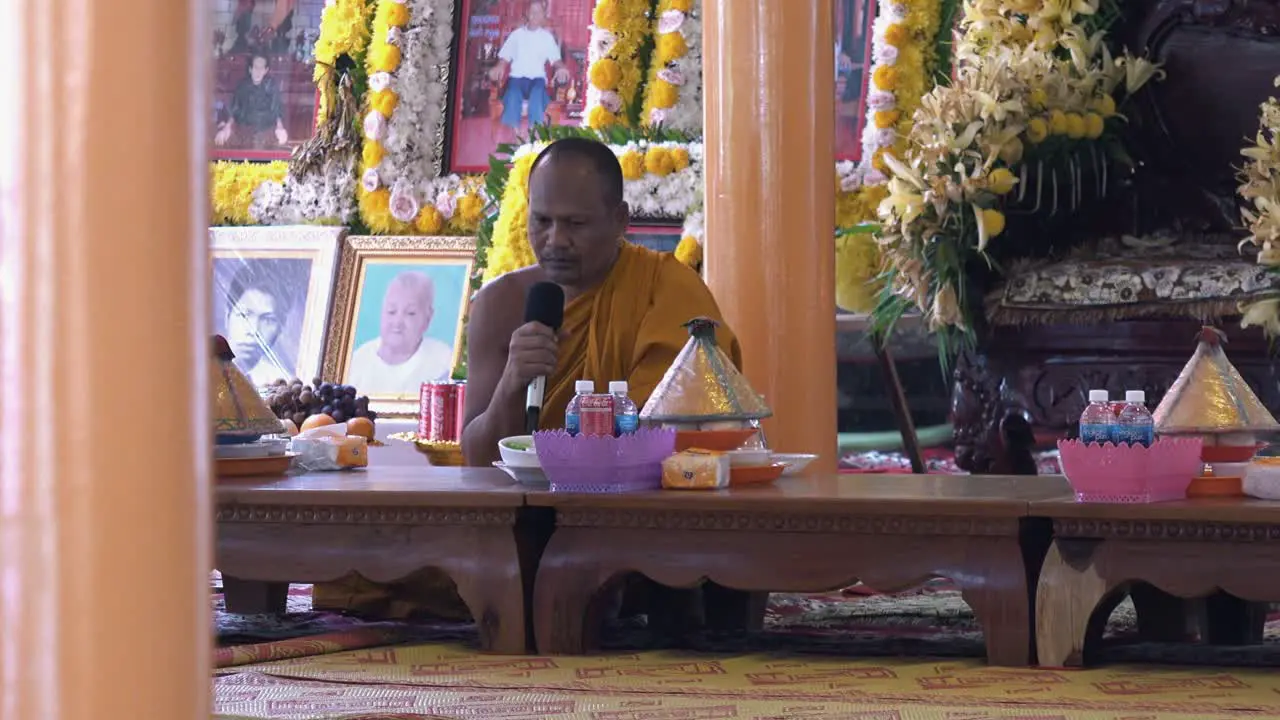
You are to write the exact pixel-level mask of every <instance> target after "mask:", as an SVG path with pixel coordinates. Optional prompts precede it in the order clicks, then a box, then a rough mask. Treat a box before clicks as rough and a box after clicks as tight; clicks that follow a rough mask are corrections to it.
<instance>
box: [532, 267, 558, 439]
mask: <svg viewBox="0 0 1280 720" xmlns="http://www.w3.org/2000/svg"><path fill="white" fill-rule="evenodd" d="M524 321H525V322H526V323H531V322H536V323H542V324H543V325H546V326H547V327H549V328H551V329H552V330H559V329H560V325H562V324H563V323H564V290H563V289H561V287H560V286H559V285H557V284H555V283H553V282H540V283H534V284H533V285H532V286H531V287H530V288H529V294H528V295H527V296H526V297H525V300H524ZM546 390H547V379H546V378H545V377H536V378H534V379H533V382H531V383H529V389H528V390H527V391H526V392H525V396H524V426H525V430H526V431H527V432H528V433H529V434H530V435H532V434H533V433H534V432H536V431H537V429H538V419H539V417H540V416H541V415H542V396H543V394H544V393H545V392H546Z"/></svg>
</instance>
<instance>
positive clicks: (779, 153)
mask: <svg viewBox="0 0 1280 720" xmlns="http://www.w3.org/2000/svg"><path fill="white" fill-rule="evenodd" d="M832 5H833V0H803V1H798V0H705V1H704V5H703V25H702V28H703V64H704V67H703V73H704V74H703V77H704V81H703V82H704V88H703V93H704V99H705V108H706V109H705V120H706V122H705V127H706V130H705V132H706V183H707V187H706V241H705V245H706V255H705V256H706V273H707V283H708V284H709V285H710V287H711V290H712V291H713V292H714V293H715V296H716V298H717V299H718V300H719V302H720V306H721V309H722V310H723V311H724V314H725V318H726V319H727V320H728V322H729V324H730V325H732V327H733V329H734V331H735V332H736V333H737V334H738V337H739V338H740V339H741V341H742V348H743V354H744V356H745V357H744V362H745V365H746V374H747V378H748V379H749V380H750V381H751V383H752V385H753V386H754V387H755V388H756V390H757V391H759V392H760V393H762V394H763V395H764V396H765V399H766V400H768V402H769V404H770V405H771V406H772V407H773V410H774V418H773V419H772V420H771V421H768V422H766V424H765V428H766V433H767V435H768V438H769V444H770V446H771V447H774V448H776V449H778V450H781V451H783V452H811V453H817V454H819V455H820V456H821V460H820V461H819V462H818V463H815V465H814V467H815V469H816V470H817V471H832V470H834V469H835V466H836V460H837V458H836V367H835V333H836V329H835V317H836V308H835V242H834V240H833V235H834V232H835V231H834V224H835V169H834V168H835V129H834V122H835V90H834V88H835V57H834V53H835V46H834V42H835V33H834V30H833V24H832V23H833V14H834V13H833V7H832Z"/></svg>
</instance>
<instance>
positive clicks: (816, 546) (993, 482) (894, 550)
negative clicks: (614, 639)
mask: <svg viewBox="0 0 1280 720" xmlns="http://www.w3.org/2000/svg"><path fill="white" fill-rule="evenodd" d="M1065 492H1066V483H1065V481H1063V480H1062V479H1061V478H1059V477H1052V478H1048V477H1041V478H1035V477H1000V476H981V477H977V476H975V477H961V476H926V475H843V476H833V477H825V478H819V479H807V478H797V479H794V480H784V481H781V482H779V483H778V484H776V485H774V486H769V487H762V488H742V489H729V490H722V491H717V492H674V491H654V492H644V493H629V494H623V495H580V494H566V493H550V492H530V493H529V494H528V495H527V497H526V502H528V504H529V505H531V506H539V507H549V508H554V509H555V515H556V530H555V532H554V533H553V534H552V536H551V540H550V542H549V543H548V545H547V548H546V550H545V552H544V553H543V556H542V562H541V565H540V567H539V569H538V578H537V582H536V584H535V588H534V600H533V623H534V632H535V635H536V637H537V641H538V650H539V652H542V653H551V654H577V653H583V652H587V651H589V650H592V649H595V648H596V647H597V646H598V644H597V641H598V633H599V630H600V628H601V625H602V624H603V621H604V617H603V613H604V610H605V606H606V603H607V602H608V601H609V600H610V598H609V597H608V593H606V592H604V590H605V589H606V588H608V587H611V586H612V585H613V583H614V582H615V581H617V580H619V579H621V578H622V577H624V576H626V575H628V574H630V573H640V574H643V575H645V576H648V577H649V578H651V579H653V580H655V581H657V582H658V583H660V584H662V585H665V586H669V587H693V586H697V585H698V584H699V583H701V582H702V581H703V580H709V581H711V582H713V583H715V584H716V585H717V586H720V587H722V588H728V589H731V590H737V591H747V593H751V594H747V593H741V592H740V593H737V594H736V596H735V597H734V598H732V599H731V601H730V602H727V603H725V604H723V605H720V606H718V607H715V608H708V615H709V617H708V620H715V619H719V620H720V621H721V624H722V625H736V626H739V627H741V626H747V627H753V626H754V627H758V625H759V622H760V620H761V619H762V618H763V602H762V599H763V597H767V592H768V591H780V592H817V591H823V590H830V589H832V588H839V587H844V586H847V585H849V584H852V583H853V582H854V581H855V580H861V581H862V582H864V583H866V584H867V585H869V586H871V587H874V588H876V589H877V590H881V591H890V590H896V589H904V588H908V587H911V586H914V585H917V584H919V583H920V582H922V581H924V580H926V579H928V578H930V577H945V578H950V579H951V580H953V581H955V582H956V583H957V584H958V585H959V586H960V588H961V590H962V593H963V596H964V599H965V602H967V603H969V605H970V606H971V607H972V608H973V610H974V613H975V614H976V615H977V617H978V619H979V621H980V622H982V625H983V630H984V633H985V635H986V644H987V658H988V660H989V661H990V662H991V663H992V664H995V665H1027V664H1029V662H1031V661H1032V659H1033V657H1034V655H1033V653H1032V610H1031V602H1032V600H1033V597H1032V593H1031V588H1033V587H1034V585H1035V578H1036V576H1037V574H1038V573H1039V569H1040V562H1041V559H1042V558H1043V557H1044V552H1045V550H1046V548H1047V547H1048V544H1049V524H1048V523H1047V522H1043V521H1041V522H1037V521H1036V520H1034V519H1032V518H1029V517H1028V516H1027V510H1028V506H1029V501H1031V500H1040V499H1046V498H1051V497H1056V496H1061V495H1063V494H1064V493H1065ZM715 615H719V617H718V618H716V617H713V616H715Z"/></svg>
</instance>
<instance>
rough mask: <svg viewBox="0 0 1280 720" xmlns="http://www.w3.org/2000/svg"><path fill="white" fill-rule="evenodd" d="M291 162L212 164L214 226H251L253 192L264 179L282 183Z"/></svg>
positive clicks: (212, 216) (210, 167)
mask: <svg viewBox="0 0 1280 720" xmlns="http://www.w3.org/2000/svg"><path fill="white" fill-rule="evenodd" d="M288 172H289V164H288V163H287V162H284V161H280V160H277V161H275V162H269V163H247V162H215V163H211V164H210V165H209V174H210V180H209V188H210V196H211V197H210V200H211V206H210V222H211V223H212V224H214V225H252V224H254V223H256V222H257V221H256V220H255V219H254V217H253V215H252V214H250V212H249V206H250V205H251V204H253V192H254V190H256V189H257V188H258V186H259V185H261V184H262V183H265V182H283V181H284V178H285V175H287V174H288Z"/></svg>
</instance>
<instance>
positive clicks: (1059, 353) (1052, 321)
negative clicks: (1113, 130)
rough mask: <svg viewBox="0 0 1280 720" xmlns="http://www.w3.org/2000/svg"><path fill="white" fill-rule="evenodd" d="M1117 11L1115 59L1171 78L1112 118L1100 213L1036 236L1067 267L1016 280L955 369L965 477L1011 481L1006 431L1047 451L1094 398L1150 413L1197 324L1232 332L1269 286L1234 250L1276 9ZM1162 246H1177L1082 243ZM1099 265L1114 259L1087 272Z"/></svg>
mask: <svg viewBox="0 0 1280 720" xmlns="http://www.w3.org/2000/svg"><path fill="white" fill-rule="evenodd" d="M1122 8H1123V10H1124V13H1125V17H1124V18H1123V19H1122V21H1121V22H1119V23H1117V24H1116V25H1115V26H1114V27H1113V28H1112V29H1111V30H1112V37H1113V41H1114V45H1116V46H1124V47H1128V48H1130V49H1132V50H1134V51H1135V52H1144V51H1145V52H1148V53H1149V54H1150V56H1151V58H1152V59H1153V60H1154V61H1157V62H1160V63H1163V65H1164V69H1165V71H1166V72H1167V77H1166V78H1165V79H1164V80H1163V81H1159V82H1153V83H1151V84H1149V85H1148V86H1147V88H1145V89H1144V90H1143V91H1142V92H1141V93H1139V95H1138V96H1137V97H1136V98H1135V103H1134V104H1133V105H1130V106H1126V107H1125V108H1123V110H1124V112H1125V113H1126V114H1127V115H1128V116H1129V119H1130V123H1129V127H1130V128H1131V132H1129V133H1128V137H1127V138H1126V143H1127V149H1128V150H1129V151H1130V154H1131V155H1132V156H1133V157H1134V159H1135V160H1136V169H1135V171H1134V172H1133V173H1132V174H1131V175H1122V173H1121V172H1120V170H1119V168H1116V169H1115V170H1113V171H1112V174H1111V180H1110V186H1111V188H1110V189H1111V193H1110V194H1111V199H1110V201H1109V203H1108V204H1105V205H1101V206H1098V207H1097V208H1096V212H1094V213H1093V214H1092V215H1089V214H1088V213H1079V215H1080V216H1082V217H1071V218H1067V217H1064V215H1065V214H1064V213H1059V214H1058V216H1057V217H1055V218H1053V221H1054V222H1053V223H1052V224H1050V225H1049V226H1048V227H1047V228H1046V230H1045V231H1046V232H1060V233H1061V234H1062V235H1063V236H1064V237H1065V236H1069V237H1070V239H1071V241H1072V242H1071V247H1075V248H1076V256H1075V257H1070V258H1068V257H1063V256H1062V255H1061V253H1060V254H1059V255H1058V256H1057V257H1053V258H1048V259H1045V260H1042V261H1039V262H1038V264H1037V263H1032V264H1030V265H1026V266H1022V267H1017V268H1014V269H1013V270H1012V271H1011V272H1010V274H1009V276H1008V277H1007V278H1006V280H1005V283H1004V284H1003V285H1002V286H1000V287H998V288H995V289H994V291H993V292H992V293H991V295H989V296H988V298H987V304H986V313H985V315H986V317H987V320H988V322H989V323H990V327H989V328H987V332H986V333H985V334H984V337H983V339H982V342H981V347H980V351H979V352H978V353H976V354H974V355H971V356H968V357H966V358H963V359H962V360H961V362H960V363H959V364H958V367H957V375H956V387H955V394H954V397H953V408H954V423H955V426H956V446H957V447H956V459H957V462H958V463H959V465H960V466H961V467H962V468H964V469H966V470H970V471H972V472H1013V470H1012V469H1011V468H1010V463H1009V462H1007V461H1002V456H1004V455H1007V454H1008V452H1009V448H1008V447H1007V446H1008V445H1010V444H1017V443H1016V442H1014V443H1011V438H1010V437H1009V436H1010V434H1011V433H1010V432H1009V431H1008V429H1007V428H1006V430H1005V431H1002V430H1001V424H1002V423H1004V424H1008V423H1009V422H1010V419H1011V418H1017V419H1018V422H1029V423H1030V425H1031V427H1032V428H1033V429H1034V432H1035V434H1036V436H1037V437H1038V438H1040V439H1041V440H1042V441H1043V440H1046V439H1053V438H1056V437H1060V436H1061V435H1062V434H1063V431H1064V430H1066V429H1067V428H1068V427H1070V426H1071V425H1073V424H1074V421H1075V415H1076V414H1077V413H1078V411H1079V409H1080V408H1082V407H1083V405H1084V400H1085V395H1086V393H1087V391H1088V390H1089V389H1091V388H1105V389H1107V390H1110V391H1111V392H1112V394H1113V396H1114V395H1116V394H1117V393H1120V392H1122V391H1123V390H1126V389H1145V390H1146V391H1147V400H1148V402H1158V400H1159V396H1160V395H1161V394H1163V391H1164V388H1165V387H1167V384H1168V381H1169V380H1170V379H1171V378H1172V374H1176V371H1177V369H1178V368H1180V367H1181V366H1182V364H1183V363H1185V362H1186V359H1187V358H1188V357H1189V355H1190V352H1191V351H1192V349H1193V348H1194V344H1193V343H1192V342H1191V338H1192V337H1193V335H1194V331H1195V328H1196V327H1198V325H1199V323H1200V321H1201V320H1212V321H1216V322H1218V323H1219V326H1220V327H1222V328H1223V329H1228V330H1231V329H1234V328H1235V326H1236V325H1237V324H1238V322H1237V320H1236V319H1235V318H1234V316H1235V314H1236V306H1237V303H1238V302H1240V301H1244V300H1247V299H1250V298H1256V297H1258V296H1260V295H1261V294H1264V293H1266V292H1270V291H1272V290H1274V288H1275V284H1274V279H1272V278H1271V276H1269V275H1268V274H1267V273H1266V272H1265V271H1264V270H1263V269H1261V268H1259V267H1258V266H1257V265H1255V264H1253V262H1252V258H1251V257H1248V256H1246V257H1241V256H1240V255H1239V254H1238V253H1237V252H1236V249H1235V247H1234V246H1235V242H1236V240H1238V239H1239V236H1240V233H1239V226H1240V217H1239V213H1238V210H1237V207H1238V205H1237V201H1236V197H1235V193H1236V186H1237V180H1236V178H1235V173H1236V168H1237V167H1238V166H1239V165H1240V164H1241V163H1242V158H1241V156H1240V150H1241V148H1242V147H1243V146H1244V144H1245V142H1246V139H1247V138H1252V137H1253V136H1254V135H1255V134H1256V133H1257V131H1258V115H1259V112H1258V105H1259V103H1261V102H1262V101H1263V100H1265V99H1266V98H1267V97H1268V96H1270V95H1274V94H1275V92H1276V90H1275V88H1274V87H1273V80H1274V78H1275V76H1276V73H1277V71H1278V69H1280V42H1278V41H1277V38H1278V37H1280V8H1278V6H1277V4H1276V3H1275V2H1263V1H1260V0H1252V1H1250V0H1126V2H1125V3H1122ZM1224 68H1230V70H1229V71H1224ZM1166 231H1167V232H1166ZM1162 232H1165V233H1166V235H1165V237H1168V238H1176V239H1178V240H1179V242H1178V243H1177V244H1176V245H1171V246H1169V247H1166V248H1160V247H1158V246H1154V245H1153V246H1150V247H1147V246H1143V245H1142V244H1141V241H1140V242H1139V243H1138V244H1136V245H1135V244H1134V243H1132V242H1130V244H1129V245H1124V243H1119V246H1118V247H1111V248H1110V249H1108V247H1107V245H1106V243H1105V242H1098V244H1097V246H1094V245H1093V244H1092V243H1093V242H1094V241H1100V240H1101V239H1102V238H1112V237H1118V236H1120V235H1126V234H1127V235H1134V236H1139V237H1140V238H1142V239H1143V240H1146V241H1150V240H1151V239H1152V237H1153V235H1156V234H1158V233H1162ZM1020 237H1021V236H1020ZM1025 237H1026V238H1027V239H1028V241H1029V240H1031V239H1034V237H1035V233H1030V234H1027V235H1025ZM1215 252H1216V255H1214V253H1215ZM1104 256H1110V257H1111V260H1110V261H1108V262H1106V263H1105V264H1102V263H1098V264H1095V265H1093V266H1092V267H1091V266H1090V265H1089V261H1099V260H1101V259H1102V258H1103V257H1104ZM1232 334H1233V335H1234V336H1235V337H1233V339H1232V343H1231V344H1230V345H1229V346H1228V348H1227V352H1228V355H1230V356H1231V358H1232V361H1233V362H1234V363H1235V364H1236V365H1237V367H1239V368H1240V370H1241V372H1242V373H1244V374H1245V376H1246V377H1247V378H1249V380H1250V383H1251V384H1252V385H1253V386H1254V390H1255V391H1256V392H1257V393H1258V394H1259V396H1260V397H1262V398H1263V402H1268V403H1270V402H1274V401H1275V400H1276V399H1278V398H1280V386H1278V385H1277V382H1276V378H1275V373H1274V370H1273V369H1272V368H1271V364H1270V362H1269V360H1268V355H1269V353H1268V351H1267V348H1266V346H1265V344H1264V343H1263V342H1261V340H1260V338H1259V336H1258V335H1257V334H1252V335H1244V336H1241V335H1240V334H1239V333H1232ZM1242 340H1243V341H1242ZM1013 434H1016V433H1013ZM1002 463H1003V464H1002Z"/></svg>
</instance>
